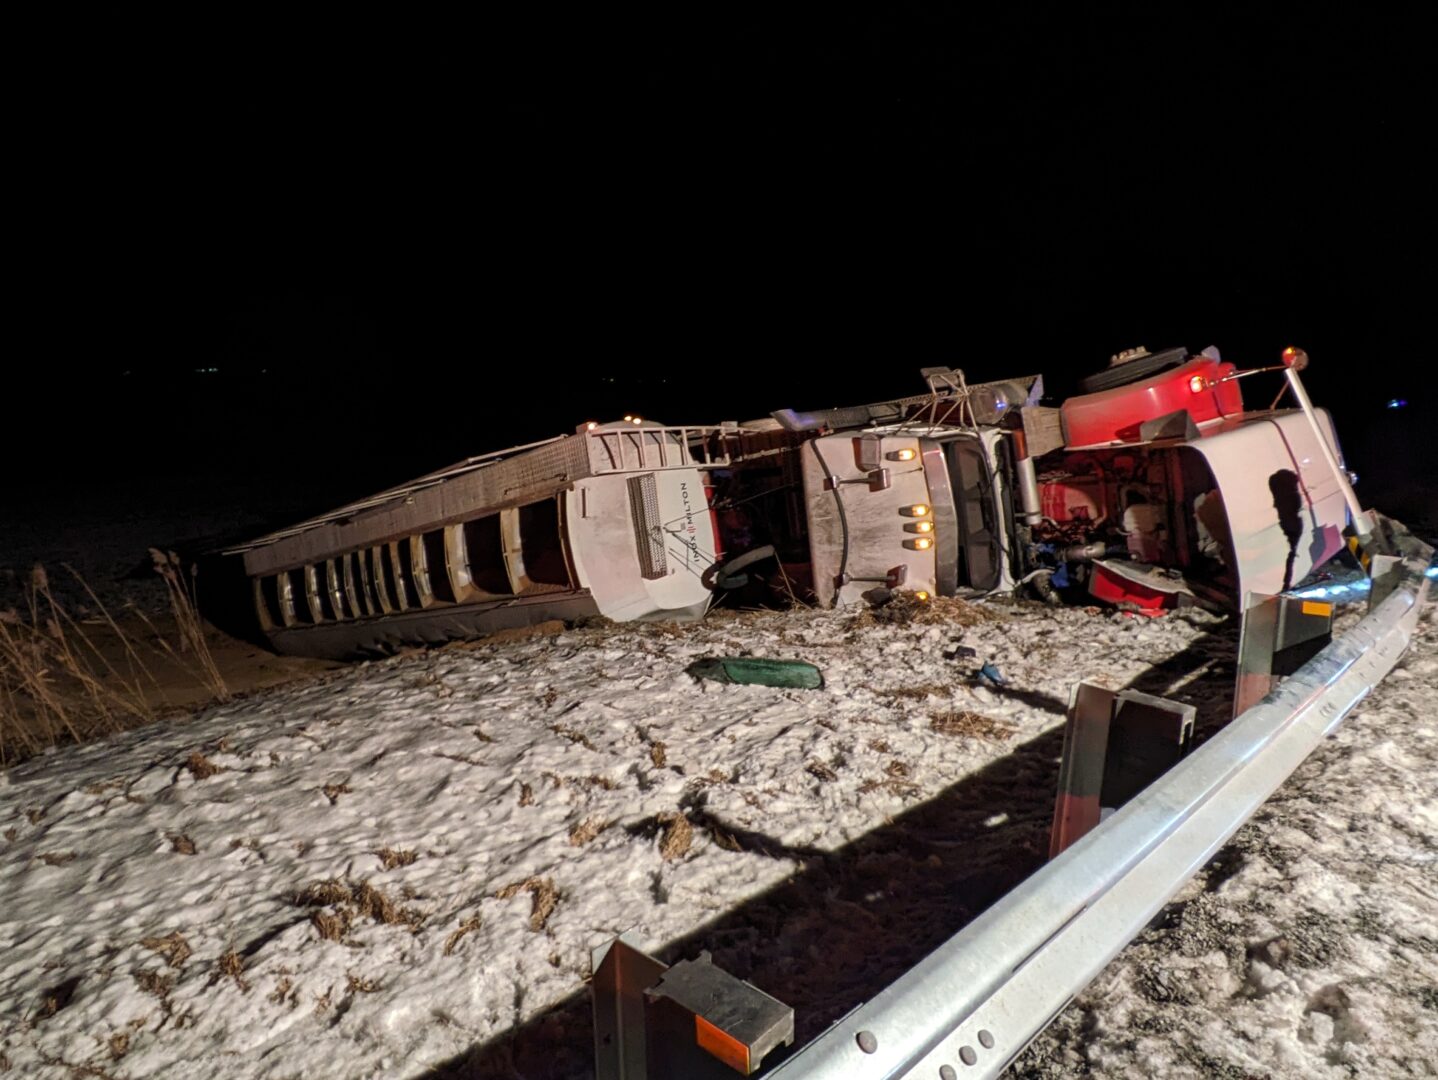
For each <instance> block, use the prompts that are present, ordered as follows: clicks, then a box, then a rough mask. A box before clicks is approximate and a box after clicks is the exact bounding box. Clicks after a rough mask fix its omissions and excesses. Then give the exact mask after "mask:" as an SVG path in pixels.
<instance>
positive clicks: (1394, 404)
mask: <svg viewBox="0 0 1438 1080" xmlns="http://www.w3.org/2000/svg"><path fill="white" fill-rule="evenodd" d="M1407 404H1408V402H1407V401H1405V400H1404V399H1403V398H1401V397H1396V398H1391V399H1390V400H1389V402H1388V407H1389V408H1390V409H1401V408H1403V407H1404V406H1406V405H1407Z"/></svg>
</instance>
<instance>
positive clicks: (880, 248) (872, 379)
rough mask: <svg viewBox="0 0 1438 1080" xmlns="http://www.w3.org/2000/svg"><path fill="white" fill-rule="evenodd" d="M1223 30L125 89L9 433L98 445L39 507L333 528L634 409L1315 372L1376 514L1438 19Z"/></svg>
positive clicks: (766, 47) (866, 34)
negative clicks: (466, 463) (1206, 351)
mask: <svg viewBox="0 0 1438 1080" xmlns="http://www.w3.org/2000/svg"><path fill="white" fill-rule="evenodd" d="M1202 10H1203V9H1200V8H1196V7H1195V8H1189V9H1187V13H1174V12H1166V13H1164V14H1162V15H1156V14H1155V13H1154V12H1153V11H1152V10H1149V9H1146V8H1144V9H1134V10H1133V11H1130V10H1128V9H1126V8H1122V7H1119V6H1117V5H1101V6H1098V7H1094V8H1087V7H1086V8H1083V9H1079V8H1078V7H1077V6H1075V7H1073V8H1071V9H1069V10H1068V12H1067V13H1066V14H1062V15H1057V16H1049V15H1042V16H1040V15H1036V14H1035V15H1022V14H1021V15H1016V16H1012V17H1003V18H993V19H982V20H980V19H975V18H974V17H973V16H972V15H970V14H968V13H964V12H958V13H954V12H949V11H948V10H947V9H941V8H937V7H935V8H932V9H931V8H929V7H927V6H922V5H897V6H891V7H887V8H886V9H885V10H884V11H883V12H880V13H873V12H871V13H868V14H865V15H863V16H858V17H855V16H848V15H841V14H837V13H826V14H822V15H820V14H810V15H806V16H805V17H804V19H803V20H800V19H798V18H797V17H795V18H793V19H792V20H791V21H790V22H789V23H787V24H783V25H781V24H779V23H778V22H776V21H774V19H773V17H772V16H770V15H765V14H751V15H746V14H741V13H737V12H736V11H735V10H733V9H730V8H713V9H708V14H707V16H706V15H703V14H700V15H699V16H697V17H695V16H691V19H692V21H690V22H688V23H685V24H684V25H680V24H678V23H673V24H666V23H660V22H638V21H636V22H635V23H633V24H630V25H624V26H621V25H614V24H609V23H605V24H601V25H596V24H594V23H593V22H591V23H590V24H589V25H585V26H580V25H576V24H571V23H569V22H567V21H566V17H565V16H564V15H563V13H562V12H561V11H559V10H558V9H555V10H553V11H551V12H549V13H548V15H546V16H545V17H544V21H538V22H535V23H532V24H528V25H524V26H513V25H504V26H501V25H498V24H488V25H484V24H479V23H475V24H466V25H464V26H444V25H439V24H435V25H428V26H423V27H417V28H410V29H408V30H405V31H398V30H393V29H392V28H387V27H368V28H363V29H355V28H353V27H323V28H318V29H312V28H305V31H304V32H303V33H301V32H300V31H299V30H298V28H293V27H248V28H243V32H242V30H241V28H230V29H231V30H233V31H234V32H233V33H230V32H229V31H226V32H223V33H222V32H220V31H214V32H211V31H208V30H207V31H205V32H203V33H201V32H200V31H199V30H198V29H194V28H192V29H194V35H193V40H192V41H191V42H190V45H191V47H190V48H187V49H176V50H172V49H170V48H168V47H166V48H162V49H161V48H155V47H153V46H152V47H150V48H146V49H142V50H139V51H137V52H134V53H132V54H130V53H127V54H125V59H123V60H120V59H115V58H114V57H113V56H112V57H111V58H110V59H109V60H108V61H107V63H106V65H105V66H104V67H103V68H101V69H99V70H98V71H90V72H86V74H85V78H84V79H82V80H80V81H77V82H76V83H74V84H73V85H71V86H70V87H68V88H65V87H64V86H62V85H61V84H62V83H63V82H64V80H59V81H57V83H56V87H58V88H57V89H55V90H54V95H55V96H54V100H53V102H52V104H53V107H54V109H55V112H54V113H53V117H51V115H50V114H47V120H46V121H43V122H39V123H38V124H37V126H36V128H35V130H36V131H37V132H38V134H37V138H36V143H37V154H36V155H34V158H35V162H36V163H35V165H34V176H35V180H36V187H37V198H36V201H35V213H33V214H31V215H29V217H28V221H27V227H29V228H33V230H34V236H35V238H36V240H35V244H34V248H33V252H31V253H29V254H27V256H26V266H27V269H28V273H26V274H25V275H24V279H25V280H24V282H23V284H22V285H21V286H20V289H19V291H18V293H17V294H16V295H15V296H14V297H12V299H16V300H18V301H19V303H18V305H17V306H18V310H19V314H20V318H21V323H22V325H29V326H30V327H31V330H30V332H29V333H26V334H25V335H24V344H23V345H22V347H21V348H20V349H19V351H18V355H15V354H12V361H11V372H12V375H11V388H12V393H13V400H14V401H15V402H19V403H21V404H20V405H19V407H18V409H17V408H14V407H12V409H11V410H9V411H10V412H11V414H12V416H14V415H16V413H17V412H18V413H19V414H20V415H21V416H24V417H29V418H38V417H40V416H45V417H50V418H52V419H51V423H52V424H54V425H56V426H57V427H58V428H59V431H60V433H61V434H62V437H60V438H57V439H54V440H51V441H52V442H53V444H54V449H53V450H52V451H51V452H50V453H48V454H47V455H41V456H39V457H38V458H37V459H36V461H35V462H34V464H33V466H32V467H30V468H28V469H24V470H21V472H20V475H19V477H18V484H17V487H18V488H19V490H20V492H21V495H22V498H21V500H20V503H19V505H20V506H21V507H27V506H34V507H35V508H36V509H35V510H34V511H33V512H34V513H37V514H41V513H45V512H50V510H53V508H54V507H55V506H56V505H57V500H58V501H59V502H63V501H64V500H65V499H83V498H85V497H86V493H87V492H88V491H89V490H91V488H92V487H94V486H95V485H98V484H103V485H105V486H106V487H107V489H109V490H114V489H116V488H117V487H118V488H120V489H125V488H126V485H128V486H129V487H131V488H133V489H134V490H135V491H136V492H140V493H147V494H146V497H149V496H150V495H153V493H154V492H156V491H183V492H185V493H186V495H185V497H186V498H194V499H199V498H200V496H199V495H197V494H196V493H197V492H210V493H212V498H214V499H225V498H234V499H240V498H243V499H245V500H247V501H248V502H250V503H251V504H254V503H256V502H263V501H264V500H265V498H266V491H269V490H274V489H275V488H276V487H277V486H282V487H283V488H284V491H285V496H286V497H285V499H284V500H282V501H283V503H284V510H285V512H293V510H294V509H296V508H299V507H301V506H309V505H311V504H312V508H313V509H315V510H319V509H323V508H325V506H327V505H329V504H331V503H333V502H334V501H336V500H339V499H343V498H348V497H351V496H355V495H359V494H363V493H365V492H366V491H368V490H371V489H373V488H374V487H376V486H379V485H381V484H387V483H390V482H394V481H398V480H401V479H404V478H405V477H406V476H409V475H413V474H415V473H418V472H421V471H425V470H428V469H430V468H433V467H436V466H439V465H442V464H445V463H447V462H449V461H452V460H455V459H457V458H459V457H462V456H464V455H466V454H471V453H481V452H484V451H487V450H490V449H494V448H497V447H498V446H502V445H505V444H506V443H508V442H514V441H521V440H527V439H532V438H537V437H542V436H545V435H549V434H555V433H558V432H560V431H564V430H572V429H573V426H574V425H575V424H576V423H578V422H580V421H583V420H585V419H589V418H598V419H607V418H611V417H612V416H616V415H620V414H622V413H624V412H629V411H639V412H641V413H643V414H644V415H646V416H652V417H654V418H656V419H661V420H665V421H670V422H707V421H714V420H718V419H723V418H745V417H749V416H753V415H761V414H763V413H766V412H768V411H769V410H770V409H772V408H776V407H781V406H795V407H804V406H813V405H831V404H840V403H855V402H859V401H865V400H874V399H878V398H882V397H886V396H892V395H895V394H903V393H912V392H915V391H917V390H919V389H921V387H922V384H921V383H920V381H919V379H918V369H919V368H920V367H924V366H929V365H934V364H949V365H953V366H959V367H963V368H964V369H965V370H966V371H967V372H968V373H969V375H970V377H971V378H984V377H993V376H999V375H1005V374H1025V373H1030V372H1034V371H1043V372H1045V373H1046V374H1047V375H1048V376H1049V380H1050V385H1051V387H1052V388H1054V389H1057V390H1059V391H1062V390H1063V388H1064V387H1065V385H1066V384H1068V383H1071V380H1072V379H1074V378H1076V377H1078V376H1080V375H1083V374H1086V373H1088V372H1091V371H1094V370H1097V369H1099V368H1101V367H1103V366H1104V364H1105V363H1106V361H1107V358H1108V356H1109V355H1110V354H1111V353H1112V352H1115V351H1117V350H1119V349H1122V348H1126V347H1129V346H1132V345H1139V344H1143V345H1147V346H1149V347H1150V348H1152V349H1154V350H1158V349H1159V348H1162V347H1167V346H1171V345H1185V346H1187V347H1189V348H1190V349H1193V350H1198V349H1201V348H1203V347H1204V346H1206V345H1209V344H1217V345H1219V346H1220V348H1221V349H1222V350H1223V352H1224V355H1225V358H1226V359H1232V360H1236V361H1238V362H1239V363H1240V365H1241V366H1257V365H1259V364H1265V363H1273V362H1275V361H1276V358H1277V355H1278V352H1279V350H1280V349H1281V348H1282V347H1283V346H1284V345H1286V344H1288V343H1290V342H1295V343H1298V344H1300V345H1303V346H1304V347H1305V348H1306V349H1307V350H1308V352H1309V353H1310V355H1311V356H1312V360H1313V367H1312V369H1311V370H1310V373H1309V375H1308V382H1309V386H1310V389H1311V391H1312V393H1313V395H1314V397H1315V399H1316V400H1318V401H1319V403H1320V404H1324V405H1327V406H1328V407H1330V408H1331V409H1332V410H1333V412H1334V414H1335V416H1336V418H1337V422H1338V426H1339V431H1340V436H1341V437H1343V438H1344V440H1345V449H1346V450H1347V451H1348V454H1349V457H1350V458H1352V459H1355V460H1354V461H1352V462H1351V463H1352V464H1354V465H1356V466H1357V467H1358V469H1359V471H1360V473H1363V472H1365V470H1366V471H1368V472H1369V473H1370V474H1372V475H1374V476H1376V477H1377V479H1376V480H1375V481H1374V482H1375V483H1376V484H1377V485H1378V486H1377V487H1376V488H1375V489H1373V490H1372V491H1370V492H1369V494H1370V495H1372V494H1375V493H1377V492H1380V491H1387V490H1393V489H1400V488H1402V487H1403V486H1404V484H1405V482H1406V481H1405V478H1404V476H1403V475H1402V474H1401V470H1399V471H1395V467H1394V465H1393V461H1394V459H1395V458H1397V457H1401V455H1400V454H1397V453H1395V448H1396V449H1397V450H1400V451H1402V452H1403V453H1408V454H1410V455H1411V454H1413V453H1419V452H1426V453H1427V454H1428V461H1429V463H1430V467H1431V463H1432V461H1433V460H1434V455H1433V454H1432V453H1431V451H1427V450H1426V449H1425V450H1420V449H1419V445H1420V444H1419V426H1420V424H1422V423H1423V422H1424V421H1425V420H1426V421H1427V423H1428V424H1429V425H1430V426H1431V422H1432V421H1431V419H1429V418H1431V417H1432V416H1434V415H1435V414H1434V407H1435V406H1434V395H1433V393H1432V390H1431V374H1429V370H1430V361H1429V360H1428V352H1429V348H1428V343H1427V341H1426V336H1427V329H1428V314H1429V310H1430V306H1429V305H1430V301H1429V297H1430V296H1431V295H1432V291H1433V286H1434V281H1433V274H1432V272H1431V270H1430V260H1431V251H1432V247H1433V241H1434V234H1433V224H1432V221H1433V214H1432V212H1431V202H1432V196H1431V165H1430V164H1429V163H1428V161H1427V156H1428V151H1431V144H1432V139H1431V133H1430V132H1429V130H1428V121H1429V120H1430V119H1431V118H1430V117H1429V116H1427V115H1426V114H1427V113H1428V112H1429V106H1430V105H1431V102H1432V101H1433V86H1432V65H1431V63H1429V62H1427V60H1426V59H1424V58H1423V57H1422V56H1421V55H1420V47H1421V45H1422V35H1421V34H1420V33H1419V32H1418V24H1417V22H1416V19H1415V18H1414V17H1413V16H1412V15H1411V14H1410V13H1406V12H1403V11H1400V10H1399V9H1396V8H1388V9H1384V11H1383V12H1382V13H1379V14H1375V13H1372V12H1369V11H1364V10H1361V9H1359V8H1352V7H1347V8H1332V9H1329V8H1323V7H1316V6H1295V7H1293V8H1291V9H1288V10H1286V11H1283V12H1272V11H1267V10H1265V12H1264V13H1261V14H1253V13H1248V14H1244V15H1241V16H1236V17H1233V18H1226V19H1224V20H1222V21H1215V20H1212V19H1209V18H1207V17H1205V16H1204V15H1202V14H1201V12H1202ZM1415 11H1416V9H1415ZM706 20H707V21H706ZM136 33H137V34H139V36H141V37H143V36H144V34H143V32H141V31H136ZM51 120H53V122H51ZM211 369H213V370H211ZM1275 388H1276V386H1275V384H1271V383H1265V384H1263V386H1262V387H1261V388H1259V389H1258V390H1257V391H1256V393H1255V396H1256V397H1261V398H1263V399H1265V400H1264V403H1266V399H1267V398H1268V397H1269V396H1271V393H1272V390H1273V389H1275ZM1394 397H1401V398H1404V399H1406V400H1407V401H1408V403H1409V405H1408V407H1407V408H1406V409H1404V410H1388V409H1385V407H1384V404H1385V402H1387V401H1388V400H1389V399H1391V398H1394ZM1251 403H1256V402H1254V401H1252V400H1251ZM1424 446H1425V447H1426V443H1425V444H1424ZM97 459H99V460H101V461H103V469H102V470H100V473H102V474H103V475H100V474H99V473H97V470H96V468H95V462H96V460H97ZM86 462H88V464H87V463H86ZM1429 490H1430V491H1431V488H1430V489H1429ZM26 498H29V499H30V500H31V502H30V503H26V501H25V499H26ZM201 501H202V500H201ZM25 512H30V511H25Z"/></svg>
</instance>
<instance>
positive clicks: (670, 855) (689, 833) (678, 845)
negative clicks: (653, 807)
mask: <svg viewBox="0 0 1438 1080" xmlns="http://www.w3.org/2000/svg"><path fill="white" fill-rule="evenodd" d="M659 821H660V823H661V824H662V825H663V826H664V828H663V830H662V831H661V832H660V834H659V857H660V858H661V859H663V860H664V861H665V862H670V861H672V860H674V859H677V858H680V857H681V856H683V855H684V854H685V853H687V852H688V850H689V847H690V845H691V844H693V843H694V826H693V825H691V824H690V823H689V819H688V818H687V817H685V816H684V815H683V814H678V813H676V814H661V815H660V816H659Z"/></svg>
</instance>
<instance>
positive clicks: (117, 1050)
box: [110, 1031, 130, 1061]
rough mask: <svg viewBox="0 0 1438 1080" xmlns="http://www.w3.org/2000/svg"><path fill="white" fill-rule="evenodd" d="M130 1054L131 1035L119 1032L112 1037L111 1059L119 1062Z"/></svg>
mask: <svg viewBox="0 0 1438 1080" xmlns="http://www.w3.org/2000/svg"><path fill="white" fill-rule="evenodd" d="M129 1052H130V1033H129V1032H128V1031H117V1032H115V1034H113V1035H111V1036H110V1059H111V1060H112V1061H119V1060H120V1059H121V1058H122V1057H124V1056H125V1055H126V1054H128V1053H129Z"/></svg>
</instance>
